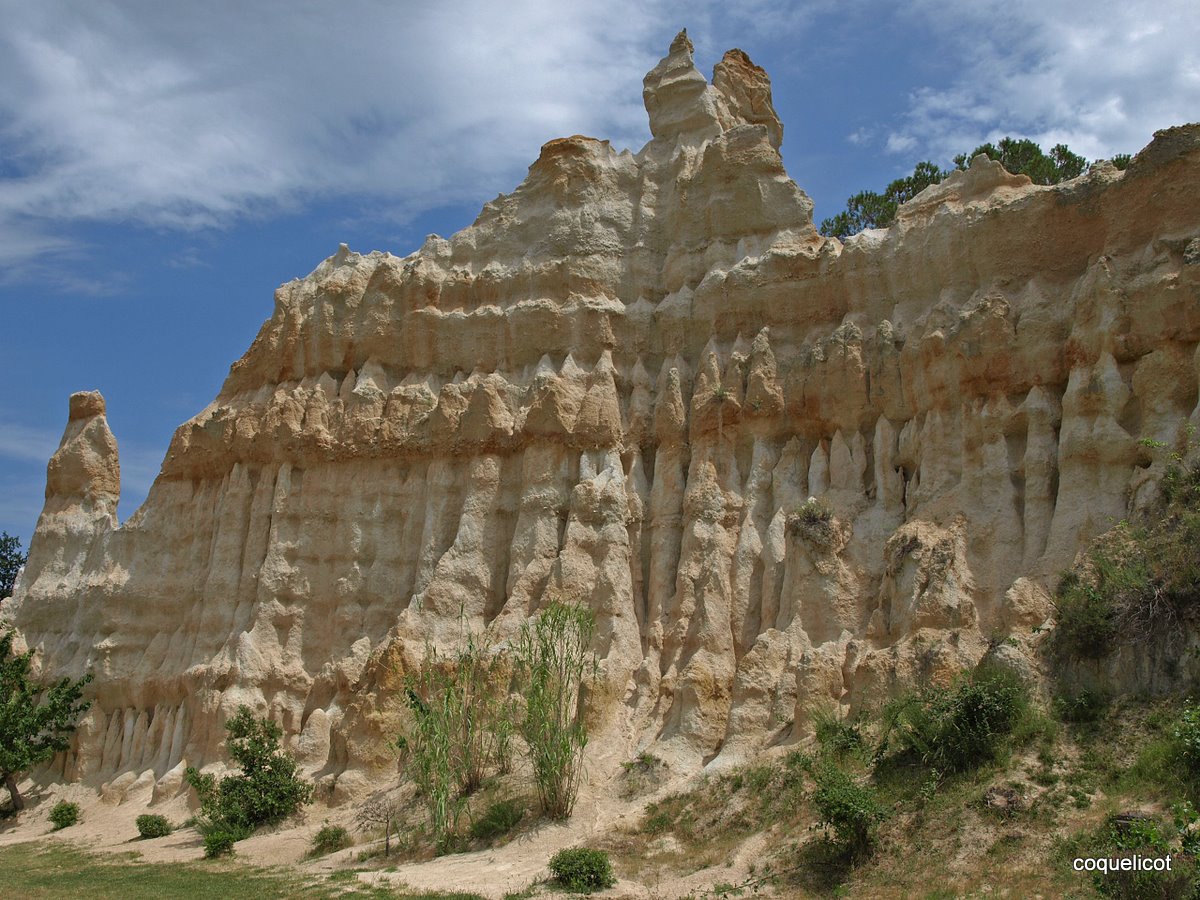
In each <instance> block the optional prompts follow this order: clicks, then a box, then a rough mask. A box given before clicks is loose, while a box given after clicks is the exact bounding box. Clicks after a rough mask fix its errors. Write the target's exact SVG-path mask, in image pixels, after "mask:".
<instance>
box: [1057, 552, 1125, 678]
mask: <svg viewBox="0 0 1200 900" xmlns="http://www.w3.org/2000/svg"><path fill="white" fill-rule="evenodd" d="M1055 607H1056V609H1057V612H1056V614H1055V624H1054V631H1053V633H1052V635H1051V643H1052V646H1053V648H1054V650H1055V651H1056V652H1057V653H1058V654H1059V655H1060V656H1065V657H1069V658H1072V659H1100V658H1102V657H1104V656H1106V655H1107V654H1108V653H1109V652H1111V650H1112V645H1113V638H1114V636H1115V634H1116V629H1117V625H1116V618H1117V614H1116V610H1115V609H1114V608H1113V604H1112V600H1111V599H1110V598H1109V597H1108V595H1107V594H1106V593H1105V592H1104V591H1103V590H1101V589H1100V588H1099V587H1098V586H1096V585H1090V584H1084V583H1082V582H1081V581H1080V580H1079V578H1078V577H1077V576H1076V575H1075V574H1074V573H1068V575H1067V576H1065V577H1064V578H1063V579H1062V581H1061V582H1060V583H1059V586H1058V599H1057V601H1056V602H1055Z"/></svg>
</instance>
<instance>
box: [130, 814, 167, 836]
mask: <svg viewBox="0 0 1200 900" xmlns="http://www.w3.org/2000/svg"><path fill="white" fill-rule="evenodd" d="M137 830H138V834H139V835H141V836H142V837H144V838H158V837H166V836H167V835H168V834H170V833H171V823H170V822H168V821H167V817H166V816H153V815H146V816H138V817H137Z"/></svg>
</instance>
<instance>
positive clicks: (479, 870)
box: [0, 781, 761, 900]
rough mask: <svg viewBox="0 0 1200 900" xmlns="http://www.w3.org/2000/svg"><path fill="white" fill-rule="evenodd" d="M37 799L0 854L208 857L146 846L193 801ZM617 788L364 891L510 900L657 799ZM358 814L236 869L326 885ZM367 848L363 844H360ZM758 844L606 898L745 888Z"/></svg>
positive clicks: (72, 795) (378, 876)
mask: <svg viewBox="0 0 1200 900" xmlns="http://www.w3.org/2000/svg"><path fill="white" fill-rule="evenodd" d="M24 786H25V788H27V789H28V790H29V794H28V799H29V803H30V805H29V808H28V809H27V810H26V811H25V812H24V813H22V814H21V816H20V817H19V819H18V820H17V821H15V822H14V821H12V820H8V821H6V822H3V823H0V846H4V845H6V844H14V843H21V842H25V841H30V840H44V841H64V842H68V843H71V844H75V845H80V846H85V847H87V848H89V849H91V850H92V851H93V852H98V853H129V852H136V853H139V854H140V855H141V856H142V858H143V859H144V860H146V861H148V862H156V863H172V862H184V861H193V862H194V861H196V860H198V859H200V858H201V857H202V855H203V849H202V845H201V841H200V837H199V835H198V834H197V833H196V832H195V830H193V829H191V828H187V829H181V830H179V831H176V832H175V833H173V834H171V835H168V836H167V837H164V838H157V839H153V840H141V839H138V837H137V827H136V825H135V819H136V818H137V817H138V816H139V815H143V814H145V813H148V812H153V813H157V814H160V815H164V816H166V817H167V818H168V819H169V820H171V821H172V822H182V821H183V820H185V819H187V818H188V817H189V816H190V815H192V812H193V810H192V809H190V808H189V807H188V803H187V798H186V796H181V797H177V798H175V799H173V800H171V801H169V802H166V803H158V804H155V805H154V806H150V805H149V803H150V797H149V792H148V791H146V792H140V793H138V794H131V795H128V796H126V797H125V798H124V799H123V800H122V801H121V802H119V803H117V802H114V801H113V800H112V799H109V800H102V799H101V798H100V797H99V796H98V794H97V793H96V792H95V791H94V790H90V789H88V788H86V787H83V786H80V785H63V784H51V785H47V786H45V787H36V786H34V785H33V784H32V783H31V782H28V781H26V782H25V785H24ZM680 786H681V785H680V784H679V783H675V784H671V785H666V786H664V788H663V789H662V790H660V791H658V792H656V793H657V794H659V795H661V794H665V793H668V792H670V791H671V790H672V789H674V790H677V789H679V787H680ZM618 794H619V792H618V790H617V786H616V784H615V783H613V782H610V783H608V784H604V785H587V786H585V788H584V790H583V791H582V792H581V795H580V799H579V802H578V804H577V805H576V809H575V814H574V816H572V818H571V820H570V821H569V822H567V823H563V824H551V823H547V824H542V825H540V826H537V827H535V828H534V829H532V830H530V831H528V832H526V833H525V834H523V835H521V836H520V837H519V838H517V839H516V840H514V841H512V842H511V843H509V844H506V845H504V846H501V847H496V848H493V849H489V850H482V851H478V852H472V853H456V854H451V855H448V856H443V857H440V858H438V859H434V860H430V861H428V862H422V863H412V864H399V865H397V866H395V868H394V869H392V870H389V871H370V872H363V873H361V874H360V876H359V877H360V878H361V879H363V880H364V881H369V882H376V883H383V882H387V883H391V884H394V885H397V886H407V887H410V888H420V889H437V890H469V891H474V892H477V893H479V894H482V895H483V896H485V897H489V898H497V900H499V898H502V897H503V896H504V895H505V894H506V893H508V892H511V891H519V890H522V889H523V888H525V887H526V886H528V885H530V884H531V883H533V882H536V881H538V880H540V879H543V878H545V877H546V876H547V871H546V863H547V861H548V860H549V859H550V857H551V856H553V855H554V853H555V852H557V851H558V850H561V849H563V848H564V847H572V846H577V845H580V844H588V843H594V842H595V841H596V840H597V839H598V838H599V837H600V836H601V835H602V834H604V833H606V832H609V831H611V830H613V829H620V828H623V827H632V826H633V825H634V824H635V823H636V822H637V821H638V819H639V818H640V815H641V811H642V809H643V807H644V806H645V804H646V802H647V801H648V800H649V799H652V797H651V796H645V797H639V798H637V799H636V800H633V801H624V800H620V799H618ZM59 800H70V801H73V802H76V803H78V804H79V806H80V810H81V816H80V822H79V824H77V825H73V826H71V827H70V828H67V829H64V830H63V831H62V832H54V833H51V831H50V827H51V826H50V823H49V821H48V816H49V811H50V808H51V807H52V806H53V805H54V804H55V803H56V802H58V801H59ZM354 813H355V806H354V805H353V804H344V805H342V806H339V807H334V808H331V807H328V806H323V805H321V804H314V805H312V806H310V807H307V808H306V809H305V810H304V812H303V813H302V814H301V816H300V817H299V818H298V819H296V820H292V822H291V823H289V825H288V826H287V827H284V828H280V829H277V830H274V831H271V832H268V833H263V834H258V835H255V836H253V837H251V838H249V839H247V840H245V841H242V842H241V843H239V844H238V845H237V859H239V860H241V861H244V862H246V863H248V864H252V865H260V866H280V865H283V866H288V867H290V868H294V869H295V870H296V871H298V872H310V873H312V874H313V875H314V876H322V875H326V874H328V873H329V872H332V871H335V870H337V869H339V868H348V867H351V866H354V865H355V861H354V856H355V855H357V853H358V852H360V851H361V850H362V845H359V846H357V847H354V848H351V849H349V850H344V851H341V852H339V853H336V854H332V855H330V856H325V857H322V858H320V859H317V860H309V859H305V853H306V852H307V851H308V849H309V847H310V846H311V842H312V838H313V835H314V834H315V833H316V832H317V830H318V829H319V828H320V827H321V826H322V825H324V824H327V823H328V824H334V825H344V826H345V827H346V828H347V829H348V830H350V831H351V833H352V834H354V833H355V829H354V822H353V819H354ZM356 837H357V838H358V839H359V840H362V838H361V836H360V835H356ZM759 843H760V842H759V841H758V840H753V839H752V840H751V841H748V842H747V843H746V844H745V845H743V846H742V847H741V848H740V849H739V851H738V852H737V854H736V856H735V858H734V860H733V861H732V865H729V866H721V867H720V868H718V869H709V870H706V871H701V872H697V873H694V874H692V875H690V876H687V877H685V878H678V877H668V876H666V875H661V876H660V875H658V874H656V873H655V872H654V870H653V867H652V866H647V867H646V869H645V870H644V872H645V873H648V874H644V875H643V881H644V882H648V883H635V882H631V881H627V880H622V881H621V882H620V883H619V884H618V885H617V887H615V888H613V889H612V890H610V891H607V892H605V893H604V894H602V895H600V896H604V897H610V898H618V897H622V898H624V897H628V898H663V900H667V898H675V897H682V896H685V895H688V894H689V893H691V894H693V895H694V896H699V895H702V894H703V893H704V892H705V891H706V890H709V889H711V888H712V886H713V884H715V883H718V882H725V883H737V882H738V881H740V880H742V879H745V878H747V877H748V869H749V867H750V866H751V865H752V864H753V863H754V862H755V861H761V859H760V858H759V856H760V854H759V853H758V849H759V848H758V847H757V845H758V844H759Z"/></svg>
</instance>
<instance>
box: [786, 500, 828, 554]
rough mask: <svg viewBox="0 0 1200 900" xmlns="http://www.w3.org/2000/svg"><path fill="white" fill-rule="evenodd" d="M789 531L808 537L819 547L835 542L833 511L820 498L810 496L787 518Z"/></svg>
mask: <svg viewBox="0 0 1200 900" xmlns="http://www.w3.org/2000/svg"><path fill="white" fill-rule="evenodd" d="M787 526H788V531H790V532H791V533H792V534H795V535H799V536H801V537H803V538H806V539H808V540H809V541H811V542H812V543H814V544H816V545H817V546H819V547H828V546H829V545H830V544H832V543H833V539H834V532H833V511H832V510H831V509H830V508H829V507H828V506H826V505H825V504H824V503H822V502H821V501H820V500H818V499H817V498H816V497H809V498H808V499H807V500H805V501H804V502H803V503H801V504H800V506H799V507H798V508H797V509H796V511H795V512H794V513H792V514H791V515H790V516H788V519H787Z"/></svg>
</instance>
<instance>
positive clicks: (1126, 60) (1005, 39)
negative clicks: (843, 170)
mask: <svg viewBox="0 0 1200 900" xmlns="http://www.w3.org/2000/svg"><path fill="white" fill-rule="evenodd" d="M907 8H908V10H909V13H908V14H909V15H912V16H916V17H919V18H920V19H922V20H923V22H924V24H925V25H927V26H928V27H929V28H930V29H931V32H932V34H933V35H935V36H936V40H937V42H938V44H939V48H940V49H939V52H942V53H946V54H948V55H950V56H951V57H952V58H957V59H958V60H960V61H961V74H960V75H959V76H958V77H957V78H955V79H954V80H953V81H952V83H950V84H949V85H944V86H939V87H928V88H924V89H921V90H918V91H916V92H915V93H914V94H913V96H912V100H911V105H910V107H909V109H908V110H907V111H906V112H905V113H904V115H903V116H902V118H901V120H900V121H899V122H898V123H897V125H896V127H895V128H894V129H893V130H892V132H891V134H890V135H889V136H888V138H887V147H888V149H889V150H892V151H894V152H905V153H911V152H912V151H913V150H914V149H919V151H920V152H921V153H923V154H925V155H929V156H933V157H935V158H940V159H948V158H949V157H950V156H952V155H953V154H955V153H961V152H966V151H969V150H970V149H972V148H973V147H975V146H976V145H977V144H979V143H981V142H983V141H985V140H995V139H997V138H999V137H1002V136H1004V135H1006V134H1007V135H1012V136H1015V137H1028V138H1032V139H1034V140H1037V141H1039V142H1040V143H1042V144H1043V145H1053V144H1056V143H1060V142H1061V143H1066V144H1068V145H1069V146H1070V147H1071V149H1073V150H1075V151H1076V152H1077V153H1081V154H1083V155H1084V156H1087V157H1089V158H1105V157H1110V156H1112V155H1113V154H1114V153H1122V152H1133V151H1137V150H1139V149H1141V148H1142V147H1143V146H1144V145H1145V144H1146V143H1148V142H1149V140H1150V138H1151V136H1152V134H1153V132H1154V130H1155V129H1158V128H1163V127H1166V126H1168V125H1175V124H1180V123H1182V122H1188V121H1194V120H1196V119H1197V118H1200V64H1198V59H1200V50H1198V48H1200V10H1198V9H1197V7H1196V4H1195V2H1194V0H1158V2H1154V3H1148V2H1128V0H1125V2H1119V0H1087V2H1084V0H1057V2H1046V0H1040V2H1039V0H980V2H975V3H962V2H958V0H917V2H914V3H913V4H910V5H909V6H908V7H907Z"/></svg>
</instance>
